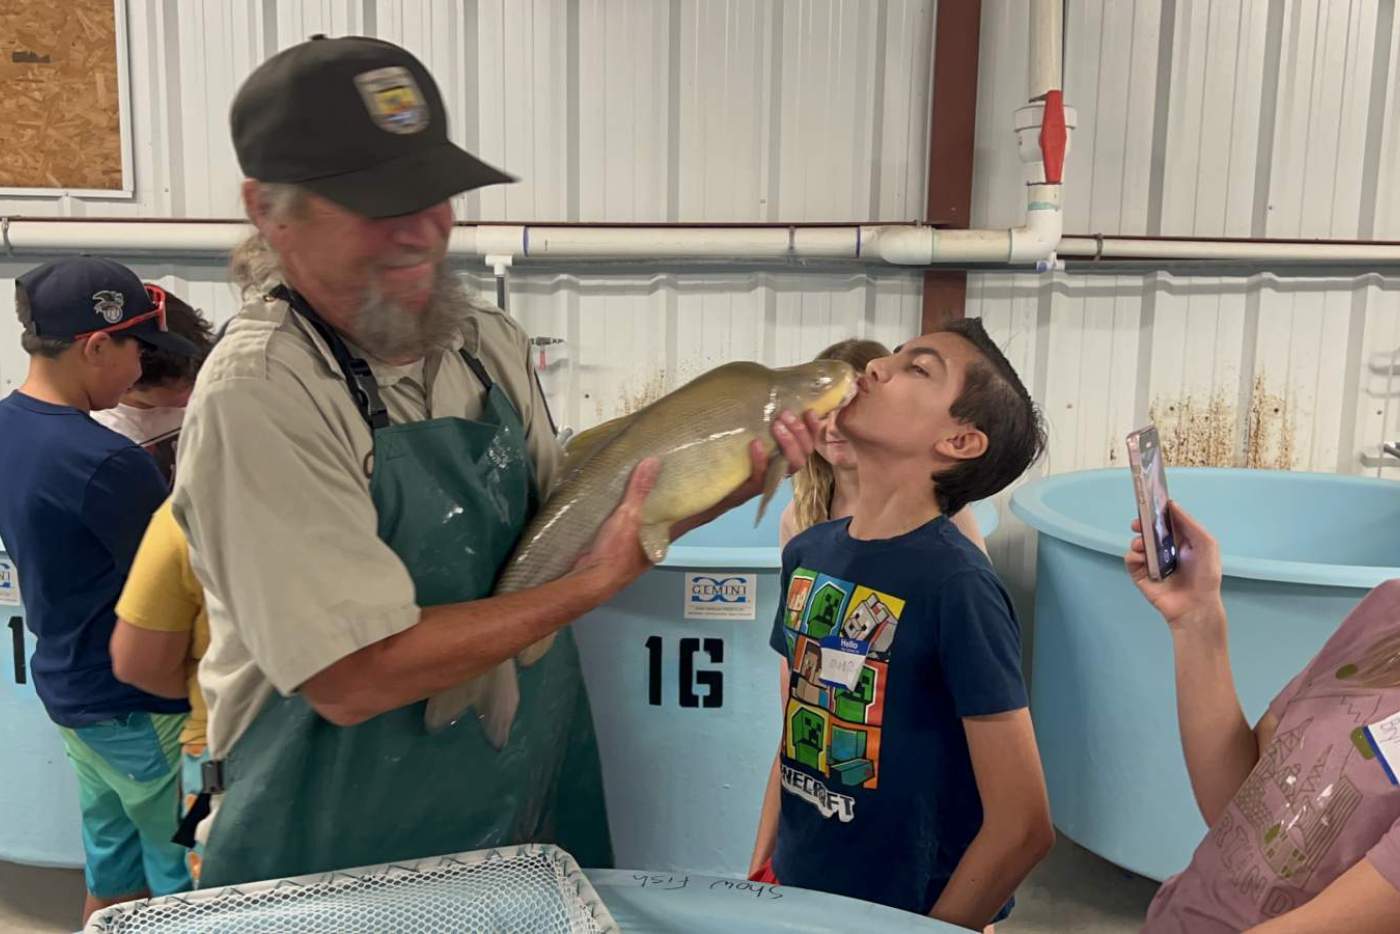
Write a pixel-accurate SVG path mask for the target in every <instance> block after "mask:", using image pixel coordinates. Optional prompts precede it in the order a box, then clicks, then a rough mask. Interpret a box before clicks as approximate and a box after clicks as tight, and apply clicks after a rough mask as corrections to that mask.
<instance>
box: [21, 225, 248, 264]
mask: <svg viewBox="0 0 1400 934" xmlns="http://www.w3.org/2000/svg"><path fill="white" fill-rule="evenodd" d="M247 235H248V228H247V227H246V226H244V225H243V224H230V223H218V222H212V221H204V222H201V221H154V222H149V221H96V222H92V223H82V222H80V221H69V220H63V221H56V220H43V219H38V218H27V219H9V220H6V221H0V248H3V249H4V251H5V252H7V253H11V252H20V251H22V252H25V253H65V252H78V251H81V252H85V253H115V254H127V255H130V254H173V255H183V256H227V255H228V253H229V251H230V250H232V249H233V248H234V246H235V245H237V243H238V242H239V241H240V240H242V239H243V238H244V237H246V236H247Z"/></svg>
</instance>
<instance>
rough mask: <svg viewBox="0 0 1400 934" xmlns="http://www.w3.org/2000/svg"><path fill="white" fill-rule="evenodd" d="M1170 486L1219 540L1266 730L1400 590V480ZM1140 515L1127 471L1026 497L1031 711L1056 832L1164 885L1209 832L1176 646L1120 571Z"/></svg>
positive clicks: (1072, 480) (1246, 690)
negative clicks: (1032, 551) (1378, 593)
mask: <svg viewBox="0 0 1400 934" xmlns="http://www.w3.org/2000/svg"><path fill="white" fill-rule="evenodd" d="M1167 480H1168V487H1169V489H1170V491H1171V495H1172V497H1173V498H1174V499H1175V500H1177V501H1178V502H1180V503H1181V505H1182V506H1183V507H1185V508H1186V509H1187V510H1188V511H1189V512H1191V514H1192V515H1193V516H1195V517H1196V518H1197V519H1199V520H1200V521H1201V522H1202V523H1204V524H1205V526H1206V527H1207V528H1208V529H1209V530H1210V531H1211V532H1212V533H1213V534H1214V535H1215V537H1216V538H1217V539H1218V540H1219V542H1220V550H1221V554H1222V558H1223V563H1224V572H1225V580H1224V585H1223V595H1224V600H1225V608H1226V610H1227V611H1228V613H1229V616H1230V658H1231V663H1232V667H1233V670H1234V675H1235V683H1236V687H1237V689H1238V691H1239V695H1240V701H1241V702H1242V704H1243V706H1244V713H1245V716H1246V717H1247V718H1248V719H1249V721H1250V722H1251V723H1253V722H1255V721H1256V720H1257V719H1258V718H1259V717H1260V716H1261V715H1262V714H1263V713H1264V710H1265V709H1266V708H1267V707H1268V704H1269V702H1270V701H1271V700H1272V699H1273V698H1274V696H1275V695H1276V694H1278V692H1279V691H1281V690H1282V689H1283V687H1284V685H1285V684H1287V683H1288V681H1289V679H1291V678H1292V677H1293V676H1294V675H1295V674H1297V673H1298V672H1299V671H1301V670H1302V669H1303V668H1304V666H1306V665H1307V663H1308V662H1309V661H1310V660H1311V659H1312V657H1313V655H1315V654H1316V653H1317V651H1318V649H1320V648H1321V647H1322V645H1323V644H1324V643H1325V642H1326V641H1327V638H1328V637H1329V636H1330V635H1331V634H1332V632H1333V631H1334V630H1335V629H1336V628H1337V625H1338V624H1339V623H1341V621H1342V619H1343V618H1345V617H1346V615H1347V613H1349V612H1350V611H1351V609H1352V608H1353V607H1354V606H1355V605H1356V603H1357V602H1358V601H1359V600H1360V599H1361V597H1362V596H1364V595H1365V593H1366V592H1367V591H1368V590H1369V589H1370V588H1372V587H1374V586H1376V585H1377V584H1379V583H1381V582H1382V581H1385V580H1388V579H1390V578H1394V577H1400V484H1397V483H1394V482H1392V481H1389V480H1378V479H1374V478H1367V477H1346V476H1336V475H1330V474H1305V473H1286V472H1272V471H1252V470H1225V469H1179V470H1169V471H1168V472H1167ZM1136 510H1137V507H1136V505H1135V499H1134V497H1133V488H1132V479H1131V478H1130V476H1129V473H1128V471H1127V470H1095V471H1085V472H1080V473H1070V474H1061V475H1059V476H1054V477H1050V478H1047V479H1045V480H1041V481H1038V482H1036V483H1032V484H1028V485H1026V486H1024V487H1022V488H1021V489H1019V490H1018V491H1017V492H1016V494H1015V495H1014V497H1013V498H1012V511H1013V512H1014V513H1015V514H1016V515H1018V516H1020V517H1021V518H1022V519H1024V520H1025V521H1026V522H1027V523H1028V524H1029V525H1031V526H1032V527H1033V528H1035V529H1036V530H1038V531H1039V532H1040V536H1039V545H1038V558H1037V572H1036V590H1035V648H1034V664H1033V666H1032V668H1031V714H1032V716H1033V717H1034V718H1035V725H1036V735H1037V737H1038V739H1039V743H1040V754H1041V758H1042V760H1043V761H1044V763H1045V778H1046V781H1047V783H1048V784H1049V788H1050V806H1051V811H1052V812H1053V814H1054V817H1055V824H1056V825H1057V826H1058V827H1059V828H1060V830H1061V831H1063V832H1064V834H1065V835H1066V836H1068V837H1069V838H1071V839H1072V840H1074V841H1075V842H1077V843H1079V844H1081V845H1083V846H1085V847H1087V848H1088V849H1090V850H1092V851H1094V852H1095V853H1098V854H1099V855H1100V856H1103V857H1105V858H1106V859H1109V860H1111V861H1112V862H1115V863H1117V864H1118V865H1120V866H1124V867H1126V868H1128V869H1131V870H1134V871H1135V872H1138V873H1141V874H1142V875H1145V876H1148V877H1150V878H1153V879H1165V878H1166V877H1167V876H1169V875H1171V874H1172V873H1175V872H1178V871H1179V870H1181V869H1183V868H1185V866H1186V864H1187V863H1188V862H1189V861H1190V858H1191V854H1192V852H1193V851H1194V850H1195V848H1196V846H1197V844H1199V843H1200V841H1201V838H1202V837H1203V836H1204V835H1205V831H1206V827H1205V824H1204V822H1203V821H1202V819H1201V816H1200V813H1199V812H1198V811H1197V809H1196V804H1195V800H1194V799H1193V797H1192V794H1191V785H1190V781H1189V780H1188V777H1187V774H1186V763H1185V759H1184V758H1183V756H1182V752H1181V742H1180V739H1179V736H1178V732H1177V719H1176V694H1175V683H1174V674H1173V664H1172V646H1171V638H1170V636H1169V634H1168V632H1167V627H1166V624H1165V623H1164V622H1163V621H1162V619H1161V617H1160V616H1158V615H1157V613H1156V612H1155V611H1154V610H1153V609H1152V608H1151V607H1150V606H1149V605H1148V604H1147V601H1145V600H1144V599H1143V598H1142V597H1141V596H1140V595H1139V594H1138V592H1137V589H1136V588H1135V587H1134V586H1133V584H1132V582H1131V581H1130V580H1129V579H1128V576H1127V573H1126V571H1125V570H1124V568H1123V560H1122V556H1123V553H1124V552H1125V551H1126V550H1127V547H1128V541H1129V538H1130V534H1131V533H1130V532H1129V529H1128V523H1129V522H1130V521H1132V519H1133V518H1135V517H1136V515H1137V511H1136Z"/></svg>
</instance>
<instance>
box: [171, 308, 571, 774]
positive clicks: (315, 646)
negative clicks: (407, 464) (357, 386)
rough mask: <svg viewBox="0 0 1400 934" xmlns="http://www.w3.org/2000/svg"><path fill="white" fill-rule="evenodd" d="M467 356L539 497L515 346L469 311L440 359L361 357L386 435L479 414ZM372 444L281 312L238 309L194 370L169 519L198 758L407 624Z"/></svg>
mask: <svg viewBox="0 0 1400 934" xmlns="http://www.w3.org/2000/svg"><path fill="white" fill-rule="evenodd" d="M463 344H465V346H466V349H467V350H468V351H469V352H470V353H472V354H473V355H475V356H476V357H477V358H478V359H479V360H480V361H481V362H482V364H483V365H484V366H485V368H486V371H487V373H489V374H490V376H491V378H492V379H493V380H495V381H496V383H497V384H499V385H500V386H501V387H502V388H503V389H504V390H505V392H506V394H507V395H508V396H509V397H510V399H511V401H512V402H513V403H514V404H515V407H516V409H517V411H518V412H519V413H520V417H521V421H522V422H523V423H524V425H525V430H526V440H527V445H528V448H529V452H530V457H531V458H532V460H533V461H534V465H535V476H536V478H537V481H538V483H539V486H540V489H541V490H542V491H547V490H549V489H550V485H551V483H552V482H553V479H554V474H555V471H556V468H557V466H558V464H559V459H560V451H559V446H558V443H557V442H556V440H555V437H554V432H553V431H552V430H551V426H550V424H549V419H548V416H547V413H546V409H545V402H544V399H543V397H542V396H541V394H540V391H539V387H538V383H537V382H536V381H535V379H534V375H533V373H532V371H531V369H530V345H529V342H528V339H527V337H526V335H525V333H524V332H523V331H522V330H521V329H520V328H519V327H518V326H517V325H516V324H515V322H513V321H512V320H511V319H510V318H508V317H506V316H505V315H504V314H503V313H501V311H500V310H499V309H497V308H495V307H494V306H490V305H486V304H484V303H477V307H476V309H475V312H474V314H473V316H472V319H471V321H470V323H469V325H468V327H467V328H466V332H465V333H464V334H463V335H461V337H460V339H459V340H458V341H456V342H455V344H454V346H452V347H449V348H444V349H443V350H442V351H440V352H437V353H434V354H431V355H429V356H428V357H427V358H426V359H424V360H422V361H419V362H417V363H414V364H410V365H407V366H389V365H387V364H380V363H378V362H376V361H374V360H373V359H370V358H367V359H369V363H370V367H371V369H372V370H373V372H374V375H375V378H376V380H378V382H379V388H380V394H381V395H382V397H383V400H384V404H385V405H386V407H387V408H388V410H389V416H390V420H391V422H392V423H394V424H401V423H406V422H414V421H421V420H424V419H427V418H439V417H443V416H455V417H459V418H467V419H475V418H478V417H479V416H480V415H481V411H482V406H483V403H484V402H485V394H484V392H483V388H482V386H481V384H480V383H479V382H478V381H477V380H476V377H475V376H474V375H473V374H472V372H471V370H470V368H469V367H468V366H467V365H466V363H465V362H464V361H463V360H462V359H461V357H460V356H459V355H458V353H457V350H458V348H459V347H461V346H462V345H463ZM371 449H372V439H371V436H370V430H369V427H368V425H367V424H366V423H365V420H364V418H363V417H362V416H361V414H360V412H359V410H358V409H357V408H356V407H355V404H354V402H353V400H352V399H351V397H350V392H349V389H348V388H347V386H346V383H345V379H344V376H343V375H342V373H341V371H340V368H339V367H338V366H337V365H336V362H335V358H334V356H332V354H331V352H330V348H329V347H327V346H326V344H325V342H324V341H323V340H322V339H321V337H320V335H318V334H316V333H315V331H314V330H313V329H312V328H311V327H310V325H308V324H307V323H306V322H305V321H304V320H303V319H302V318H301V317H300V316H299V315H297V314H295V313H294V312H293V311H292V310H291V309H290V308H289V307H288V305H287V304H286V303H285V302H282V301H277V300H265V299H262V298H259V299H257V300H255V301H252V302H250V303H249V304H247V305H245V306H244V308H243V310H242V311H241V312H240V314H239V316H238V318H237V319H236V320H235V321H234V322H233V324H232V325H231V326H230V328H229V330H228V333H227V334H226V335H225V337H224V339H223V340H222V341H220V342H219V344H218V346H217V347H216V348H215V349H214V352H213V354H212V355H211V356H210V357H209V359H208V360H207V361H206V362H205V364H204V367H203V369H202V370H201V372H200V375H199V379H198V383H197V385H196V388H195V392H194V396H193V397H192V398H191V400H190V404H189V408H188V411H187V414H186V416H185V427H184V432H183V435H182V437H181V440H180V454H179V466H178V469H177V471H176V484H175V492H174V512H175V517H176V519H177V520H178V521H179V523H180V525H181V527H183V528H184V530H185V532H186V534H187V535H188V537H189V541H190V555H191V562H192V564H193V567H194V570H195V573H196V574H197V575H198V577H199V579H200V581H201V582H202V583H203V585H204V587H205V589H206V592H207V593H206V598H207V602H208V609H209V629H210V645H209V651H208V653H207V654H206V655H205V656H204V659H203V661H202V662H201V664H200V669H199V681H200V685H201V687H202V689H203V691H204V694H205V698H206V700H207V701H208V704H209V747H210V751H211V753H212V755H214V756H215V757H222V756H225V755H227V754H228V752H229V750H230V749H231V748H232V746H233V744H234V743H235V742H236V741H237V739H238V737H239V736H240V735H242V733H243V731H244V730H246V729H247V728H248V725H249V724H250V723H251V722H252V720H253V718H254V717H255V716H256V715H257V713H258V711H259V710H260V709H261V707H262V705H263V704H264V703H265V702H266V701H267V699H268V698H269V697H271V695H272V692H273V690H277V691H279V692H281V693H282V694H284V695H286V694H291V693H292V692H294V691H295V690H296V689H297V688H298V687H299V686H300V685H301V684H302V683H304V682H305V681H306V680H307V679H308V678H310V677H311V676H312V675H314V674H316V673H317V672H319V671H321V670H323V669H325V668H327V667H329V666H330V665H332V664H333V663H335V662H336V661H339V660H340V659H342V658H344V657H345V656H347V655H349V654H351V653H352V652H355V651H357V650H359V649H361V648H364V647H365V646H367V645H370V644H372V643H375V642H378V641H380V640H382V639H385V638H387V637H389V636H391V635H394V634H395V633H398V632H401V631H403V630H405V629H407V628H408V627H410V626H412V625H414V624H415V623H416V622H418V617H419V608H418V606H417V604H416V603H415V602H414V592H413V582H412V580H411V579H410V578H409V574H408V570H407V568H405V567H404V565H403V562H402V561H400V560H399V558H398V556H397V555H395V554H394V552H393V551H392V550H390V548H389V546H388V545H386V544H384V542H382V541H381V540H380V539H379V536H378V534H377V528H378V523H377V518H376V513H375V508H374V503H373V501H372V500H371V499H370V491H369V474H368V472H367V470H368V467H369V465H370V451H371Z"/></svg>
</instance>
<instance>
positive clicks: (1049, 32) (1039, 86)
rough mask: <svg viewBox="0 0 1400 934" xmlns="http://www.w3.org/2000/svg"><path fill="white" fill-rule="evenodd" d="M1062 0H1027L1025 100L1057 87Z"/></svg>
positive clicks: (1061, 34)
mask: <svg viewBox="0 0 1400 934" xmlns="http://www.w3.org/2000/svg"><path fill="white" fill-rule="evenodd" d="M1061 4H1062V0H1031V49H1030V94H1029V95H1028V99H1029V100H1033V101H1038V100H1040V99H1041V98H1043V97H1044V96H1045V94H1046V92H1047V91H1053V90H1056V89H1057V88H1059V87H1060V47H1061V43H1062V42H1063V37H1064V21H1063V15H1064V8H1063V6H1062V5H1061Z"/></svg>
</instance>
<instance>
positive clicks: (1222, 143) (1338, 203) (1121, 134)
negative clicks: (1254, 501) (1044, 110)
mask: <svg viewBox="0 0 1400 934" xmlns="http://www.w3.org/2000/svg"><path fill="white" fill-rule="evenodd" d="M983 6H984V10H985V11H986V12H985V14H984V18H983V23H982V36H983V39H982V49H981V62H982V65H981V80H980V82H979V98H978V115H977V118H978V126H977V130H978V141H977V169H978V174H977V180H976V181H977V183H976V188H975V192H974V208H973V222H974V223H975V224H979V225H983V224H986V225H993V224H995V225H1002V224H1009V223H1014V222H1015V220H1016V218H1017V217H1018V214H1019V211H1020V205H1019V202H1018V200H1017V199H1018V192H1017V191H1016V190H1015V188H1014V186H1009V185H1007V184H1006V181H1007V180H1008V179H1011V178H1014V177H1015V175H1014V173H1015V172H1016V171H1017V164H1016V155H1015V152H1014V151H1013V149H1012V148H1011V147H1010V146H1009V145H1007V143H1008V140H1009V135H1008V131H1007V130H1006V128H1005V127H1006V121H1005V115H1006V114H1008V113H1010V112H1011V111H1012V110H1013V109H1014V108H1015V107H1016V106H1017V105H1018V104H1019V102H1020V98H1021V97H1022V96H1023V92H1022V88H1023V87H1024V75H1025V64H1024V57H1023V56H1022V54H1021V49H1022V48H1023V47H1024V44H1025V40H1026V24H1025V23H1024V21H1023V20H1022V19H1021V18H1020V17H1019V15H1018V14H1019V8H1018V7H1019V5H1018V4H1017V3H1015V2H1014V0H1007V2H1002V0H995V2H993V0H988V2H984V5H983ZM1065 26H1066V54H1065V100H1066V102H1067V103H1069V104H1071V105H1073V106H1074V107H1076V108H1077V109H1078V112H1079V122H1078V129H1077V130H1076V131H1075V134H1074V138H1073V144H1072V145H1073V149H1072V152H1071V155H1070V159H1069V163H1068V164H1069V177H1068V180H1067V184H1066V190H1065V199H1064V200H1065V229H1066V231H1067V232H1075V233H1090V234H1092V233H1105V234H1111V233H1124V234H1139V235H1162V236H1230V237H1303V238H1314V237H1316V238H1335V239H1370V238H1375V239H1400V151H1398V150H1397V147H1400V94H1397V93H1396V90H1395V88H1396V67H1397V55H1400V42H1397V41H1396V29H1397V26H1400V24H1397V22H1396V17H1395V3H1394V2H1393V0H1134V2H1133V3H1119V2H1117V0H1070V2H1069V3H1068V4H1067V8H1066V18H1065ZM973 279H974V284H972V285H971V287H970V290H969V291H970V295H969V299H970V301H969V313H970V314H980V315H982V316H983V317H984V318H985V319H986V321H987V324H988V325H989V327H990V328H991V329H992V331H993V332H994V333H995V334H996V335H997V336H998V338H999V339H1000V340H1001V341H1003V342H1004V343H1005V344H1006V346H1007V347H1008V348H1009V349H1010V351H1011V356H1012V359H1013V361H1014V362H1015V363H1016V364H1017V366H1018V367H1019V368H1020V371H1021V373H1022V375H1023V376H1024V377H1025V379H1026V382H1027V385H1029V386H1031V387H1032V390H1033V393H1034V395H1035V397H1036V398H1037V399H1038V400H1039V401H1040V402H1041V403H1042V405H1043V406H1044V407H1045V411H1046V414H1047V417H1048V420H1049V423H1050V428H1051V449H1050V455H1049V457H1048V459H1047V461H1046V463H1045V464H1044V465H1042V468H1041V470H1042V471H1053V472H1059V471H1065V470H1077V469H1085V468H1093V467H1105V466H1112V465H1115V464H1121V463H1122V461H1123V456H1124V455H1123V453H1122V452H1123V437H1124V435H1126V434H1127V432H1129V431H1130V430H1132V429H1133V428H1134V427H1136V426H1139V425H1141V424H1143V423H1145V422H1146V421H1147V419H1148V418H1149V417H1150V418H1153V419H1155V420H1156V422H1157V424H1158V426H1159V428H1160V429H1161V430H1162V433H1163V437H1164V440H1165V442H1166V443H1167V444H1168V445H1169V446H1170V447H1171V448H1172V451H1171V453H1172V454H1173V456H1174V460H1175V461H1176V462H1180V463H1187V464H1229V465H1241V466H1243V465H1249V466H1262V467H1286V468H1291V469H1298V470H1320V471H1340V472H1345V473H1358V472H1363V471H1369V472H1377V473H1393V471H1391V470H1388V469H1385V468H1381V467H1379V466H1377V464H1378V463H1379V462H1378V459H1377V458H1376V457H1375V455H1377V454H1378V453H1379V446H1380V444H1381V442H1382V440H1383V439H1385V438H1388V437H1391V436H1396V437H1400V406H1397V405H1395V404H1394V401H1395V399H1396V398H1397V393H1400V386H1395V385H1393V383H1394V375H1393V373H1392V369H1393V368H1394V367H1395V365H1396V363H1397V354H1400V279H1394V278H1385V277H1382V276H1379V275H1375V274H1369V275H1361V276H1357V277H1354V278H1326V279H1317V278H1312V279H1301V278H1279V277H1276V276H1273V275H1258V276H1254V277H1252V278H1220V277H1203V276H1195V277H1183V276H1174V275H1170V274H1167V273H1156V274H1152V275H1149V276H1108V275H1101V276H1085V275H1072V276H1065V275H1058V276H1055V277H1053V278H1049V277H1040V276H1027V275H1010V274H985V275H978V276H974V277H973ZM1129 509H1130V508H1129ZM1003 525H1004V528H1003V532H1002V533H1001V534H1000V535H999V536H998V538H997V541H996V542H995V544H994V546H993V557H994V558H995V559H996V560H997V562H998V564H999V565H1000V566H1001V567H1002V569H1003V570H1004V572H1005V573H1006V574H1007V576H1008V577H1009V578H1010V579H1011V580H1012V581H1013V582H1014V583H1015V585H1016V588H1015V589H1016V590H1018V591H1019V593H1018V596H1021V597H1024V596H1026V593H1027V591H1026V588H1028V587H1029V586H1030V582H1031V581H1032V579H1033V575H1034V563H1033V561H1034V543H1033V536H1032V535H1031V534H1029V533H1028V531H1027V530H1026V529H1025V528H1024V526H1021V525H1020V523H1019V522H1017V521H1016V520H1015V519H1014V518H1013V517H1011V516H1010V514H1009V512H1007V511H1006V510H1003Z"/></svg>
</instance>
